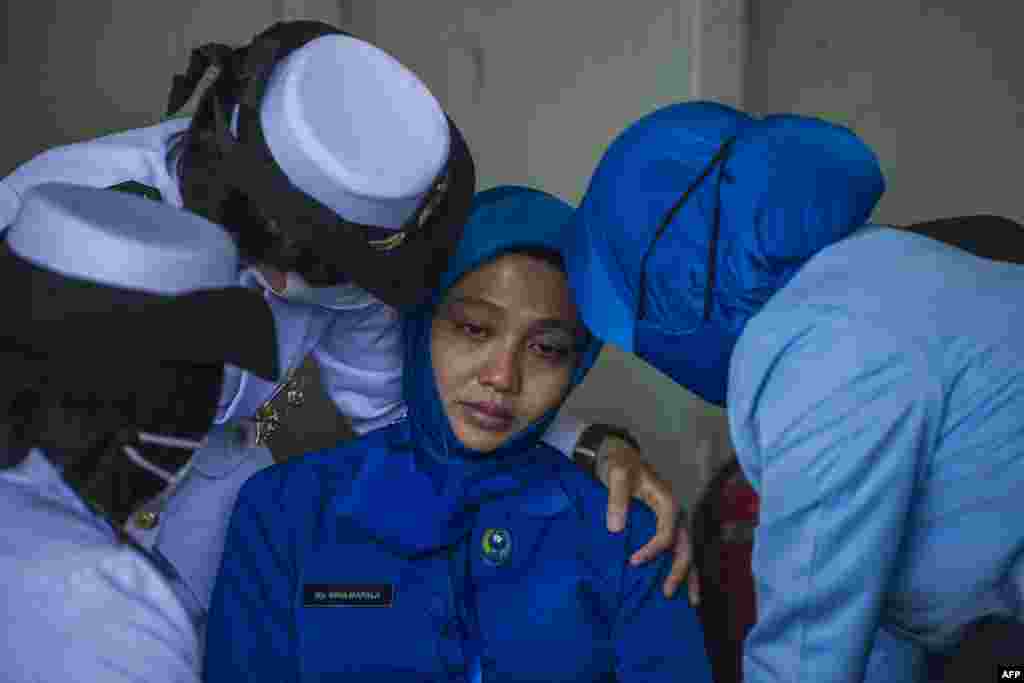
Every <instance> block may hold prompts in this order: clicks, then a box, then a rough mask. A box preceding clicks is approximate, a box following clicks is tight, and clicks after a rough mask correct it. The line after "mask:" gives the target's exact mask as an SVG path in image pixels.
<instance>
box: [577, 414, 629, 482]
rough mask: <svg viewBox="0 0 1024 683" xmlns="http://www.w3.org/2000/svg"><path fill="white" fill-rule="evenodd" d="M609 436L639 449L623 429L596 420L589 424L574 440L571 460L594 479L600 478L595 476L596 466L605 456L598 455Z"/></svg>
mask: <svg viewBox="0 0 1024 683" xmlns="http://www.w3.org/2000/svg"><path fill="white" fill-rule="evenodd" d="M609 436H617V437H619V438H620V439H622V440H623V441H625V442H626V443H628V444H629V445H630V446H632V447H633V448H635V449H637V450H638V451H639V450H640V444H639V443H637V440H636V439H634V438H633V436H632V435H631V434H630V433H629V432H627V431H626V430H625V429H619V428H618V427H613V426H612V425H606V424H600V423H596V422H595V423H594V424H592V425H590V426H589V427H587V428H586V429H584V430H583V433H582V434H580V438H579V441H577V442H576V447H575V448H574V449H573V451H572V460H573V462H575V463H576V464H577V465H579V466H580V467H581V468H583V470H584V471H585V472H587V474H589V475H590V476H592V477H594V478H595V479H600V477H598V476H597V472H598V467H599V466H600V464H601V463H600V462H599V460H602V459H603V458H604V457H607V456H601V455H600V451H601V444H603V443H604V440H605V439H607V438H608V437H609Z"/></svg>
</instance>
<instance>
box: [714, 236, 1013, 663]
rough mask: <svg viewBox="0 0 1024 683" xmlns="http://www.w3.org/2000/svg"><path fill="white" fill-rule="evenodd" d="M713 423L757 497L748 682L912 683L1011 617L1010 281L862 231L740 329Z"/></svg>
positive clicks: (1009, 270)
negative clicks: (987, 622) (724, 400)
mask: <svg viewBox="0 0 1024 683" xmlns="http://www.w3.org/2000/svg"><path fill="white" fill-rule="evenodd" d="M728 410H729V421H730V428H731V431H732V437H733V441H734V443H735V447H736V451H737V454H738V456H739V460H740V462H741V464H742V466H743V469H744V471H745V472H746V474H747V476H748V478H749V479H750V481H751V482H752V483H753V485H754V486H755V488H756V489H757V490H758V492H759V494H760V496H761V513H760V514H761V519H760V525H759V527H758V529H757V532H756V536H755V547H754V555H753V570H754V577H755V583H756V590H757V614H758V621H757V624H756V626H755V627H754V629H753V631H752V632H751V634H750V636H749V637H748V639H747V642H746V644H745V655H744V680H745V681H746V683H767V682H768V681H771V682H773V683H782V682H786V683H797V682H805V681H816V682H818V683H822V682H830V683H839V682H844V683H854V682H859V681H863V680H868V681H872V683H874V682H875V681H878V682H879V683H881V682H882V681H886V682H895V683H899V682H902V681H917V680H923V679H922V674H921V671H922V664H923V659H924V654H925V651H926V649H930V650H933V651H942V650H943V649H945V648H948V647H950V646H951V645H953V644H955V643H956V642H957V640H958V638H959V635H960V633H961V631H962V628H963V627H964V626H965V625H966V624H968V623H969V622H971V621H973V620H974V619H976V618H978V617H981V616H983V615H985V614H989V613H996V614H1003V615H1011V616H1015V617H1016V618H1017V619H1022V620H1024V560H1022V558H1024V495H1022V492H1024V267H1021V266H1017V265H1011V264H1002V263H995V262H992V261H986V260H983V259H979V258H976V257H974V256H972V255H970V254H967V253H966V252H963V251H960V250H958V249H955V248H953V247H949V246H947V245H943V244H941V243H938V242H935V241H932V240H929V239H926V238H923V237H920V236H917V235H913V234H910V233H906V232H902V231H898V230H893V229H890V228H880V227H876V226H871V227H869V228H867V229H864V230H861V231H860V232H858V233H856V234H855V235H853V236H852V237H850V238H848V239H846V240H844V241H842V242H840V243H838V244H836V245H833V246H831V247H829V248H827V249H825V250H824V251H822V252H821V253H820V254H818V255H817V256H815V257H814V258H813V259H812V260H811V261H810V262H809V263H808V264H807V265H806V266H805V267H804V268H803V269H802V270H801V271H800V272H799V273H798V274H797V275H796V277H795V278H794V279H793V280H792V281H791V282H790V283H789V284H788V285H787V286H786V287H785V288H784V289H782V290H781V291H780V292H779V293H778V294H776V295H775V296H774V297H773V298H772V299H771V300H770V301H769V302H768V304H767V305H766V306H765V307H764V309H763V310H762V311H761V312H760V313H759V314H758V315H757V316H755V317H754V318H753V319H751V321H750V322H749V324H748V325H747V327H746V328H745V330H744V332H743V335H742V337H741V338H740V341H739V343H738V345H737V346H736V349H735V353H734V355H733V357H732V361H731V369H730V384H729V394H728ZM866 672H868V673H866Z"/></svg>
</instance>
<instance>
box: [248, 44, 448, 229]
mask: <svg viewBox="0 0 1024 683" xmlns="http://www.w3.org/2000/svg"><path fill="white" fill-rule="evenodd" d="M260 125H261V127H262V128H263V134H264V137H265V139H266V141H267V146H268V147H269V148H270V152H271V154H272V156H273V157H274V161H276V162H277V164H278V166H280V168H281V170H282V171H284V173H285V175H286V176H287V177H288V180H289V181H290V182H291V183H292V184H293V185H295V186H296V187H297V188H298V189H299V190H301V191H302V192H304V193H305V194H307V195H310V196H311V197H313V198H314V199H316V200H317V201H319V202H320V203H321V204H324V205H325V206H327V207H329V208H331V209H332V210H333V211H334V212H335V213H337V214H338V215H339V216H341V217H342V218H344V219H346V220H348V221H351V222H355V223H361V224H364V225H374V226H379V227H382V228H390V229H394V230H398V229H400V228H401V227H402V226H403V224H404V223H405V222H406V221H407V220H408V219H409V218H411V217H412V216H413V214H414V213H415V211H416V210H417V209H418V208H419V206H420V204H421V203H422V201H423V199H424V197H425V196H426V194H427V192H428V191H429V190H430V189H431V188H432V186H433V184H434V182H435V181H436V180H437V178H438V176H439V175H440V173H441V172H442V170H443V169H444V167H445V165H446V164H447V162H448V155H449V142H450V137H449V129H448V119H447V117H446V116H445V113H444V110H443V109H442V108H441V105H440V103H439V102H438V101H437V99H436V98H435V97H434V96H433V95H432V94H431V93H430V91H429V90H428V89H427V87H426V85H424V83H423V82H422V81H421V80H420V79H419V78H418V77H417V76H416V74H414V73H413V72H412V71H410V70H409V69H407V68H406V67H405V66H403V65H402V64H401V63H399V62H398V60H396V59H395V58H394V57H392V56H391V55H390V54H388V53H387V52H385V51H383V50H381V49H380V48H378V47H375V46H373V45H371V44H370V43H367V42H365V41H362V40H359V39H357V38H353V37H351V36H346V35H326V36H322V37H320V38H316V39H314V40H312V41H310V42H309V43H307V44H305V45H303V46H302V47H301V48H299V49H298V50H296V51H295V52H293V53H292V54H290V55H288V56H287V57H286V58H285V59H283V60H282V61H281V62H280V63H279V64H277V65H276V66H275V67H274V70H273V72H272V74H271V77H270V80H269V82H268V85H267V89H266V92H265V94H264V96H263V99H262V101H261V103H260Z"/></svg>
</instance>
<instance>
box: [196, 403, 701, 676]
mask: <svg viewBox="0 0 1024 683" xmlns="http://www.w3.org/2000/svg"><path fill="white" fill-rule="evenodd" d="M407 431H408V423H406V422H402V423H399V424H396V425H393V426H391V427H386V428H384V429H381V430H378V431H376V432H374V433H373V434H371V435H370V436H368V437H364V438H363V439H361V440H360V441H357V442H353V443H350V444H346V445H343V446H341V447H339V448H336V449H331V450H327V451H323V452H320V453H315V454H312V455H308V456H305V457H303V458H299V459H296V460H293V461H289V462H288V463H285V464H282V465H278V466H274V467H271V468H268V469H266V470H263V471H262V472H260V473H258V474H257V475H255V476H254V477H253V478H252V479H250V480H249V481H248V482H247V483H246V484H245V486H243V488H242V491H241V493H240V494H239V498H238V503H237V506H236V508H235V512H234V514H233V516H232V519H231V523H230V526H229V531H228V537H227V543H226V546H225V551H224V559H223V562H222V565H221V570H220V574H219V577H218V581H217V585H216V588H215V590H214V594H213V602H212V605H211V613H210V625H209V631H208V635H207V649H206V661H205V679H206V680H208V681H227V680H246V681H252V682H258V681H274V682H275V683H279V682H281V681H296V682H298V681H317V680H329V679H330V677H331V676H338V677H339V678H338V680H345V681H353V682H355V681H374V682H375V683H376V682H377V681H380V682H389V681H416V682H417V683H422V682H424V681H449V680H453V681H466V680H471V679H470V678H469V673H470V669H471V664H472V662H473V661H474V660H476V661H479V662H480V668H481V672H482V680H483V681H492V680H496V681H544V682H545V683H547V682H549V681H580V682H584V681H610V680H618V681H622V682H624V683H626V682H629V681H637V682H639V681H644V682H650V683H656V682H657V681H673V682H677V681H678V682H686V681H695V682H698V681H710V680H711V679H710V672H709V668H708V663H707V659H706V656H705V654H704V647H703V638H702V635H701V630H700V626H699V625H698V623H697V620H696V617H695V613H694V611H693V610H692V609H691V608H690V607H689V605H688V604H687V602H686V601H685V600H684V599H678V598H677V599H673V600H667V599H666V598H665V597H664V595H663V594H662V592H661V590H660V586H661V584H662V582H663V581H664V579H665V576H666V574H667V572H668V571H669V569H670V566H671V562H672V558H671V556H670V555H668V554H665V555H663V556H661V557H660V558H658V559H657V560H655V561H653V562H650V563H647V564H644V565H641V566H639V567H632V566H630V565H629V557H630V555H631V554H632V553H633V552H634V551H635V550H637V549H638V548H639V547H640V546H642V545H643V543H644V542H645V540H646V539H648V538H650V535H651V534H652V533H653V529H654V517H653V515H652V514H651V511H650V510H649V509H647V508H646V507H643V506H640V505H637V504H634V507H633V509H631V510H630V514H629V517H628V519H629V524H628V526H627V528H626V530H625V531H624V532H623V533H621V534H611V533H609V532H608V531H607V530H606V529H605V526H604V510H605V506H606V505H607V491H606V490H605V489H604V487H602V486H601V485H600V484H599V483H597V482H596V481H594V480H592V479H590V478H589V477H587V475H586V474H584V473H583V472H582V471H580V470H579V468H577V467H576V466H575V465H573V464H571V463H569V462H568V461H566V460H565V458H563V457H561V456H560V455H559V454H558V453H557V452H556V451H555V450H554V449H551V448H550V447H547V446H542V447H541V448H542V449H543V450H544V451H545V452H544V453H543V456H544V460H545V463H544V466H543V467H540V468H538V469H537V470H536V472H537V474H538V476H537V478H536V481H535V482H534V483H533V484H532V485H530V486H528V487H527V488H525V489H524V490H522V491H521V492H520V493H517V494H515V495H512V496H509V497H505V498H499V499H497V500H495V501H492V502H488V503H485V504H483V505H482V506H481V507H480V508H479V510H478V511H477V512H476V513H475V514H474V516H473V520H472V523H471V524H470V525H468V526H467V528H468V529H470V530H469V532H468V533H467V534H465V536H464V537H463V538H461V539H460V540H458V541H457V542H456V543H454V544H453V545H451V546H449V547H444V548H439V549H435V550H431V551H428V552H426V553H423V554H420V555H417V556H413V557H405V556H403V555H402V554H401V553H395V552H391V550H390V549H389V546H388V544H386V543H384V544H382V543H377V542H375V540H374V538H373V535H372V534H370V533H368V532H367V531H366V530H365V529H362V528H360V527H359V526H358V525H353V524H352V522H351V519H349V518H348V517H346V516H345V515H343V514H338V512H337V511H338V509H339V508H343V507H345V506H346V505H347V502H348V501H347V500H346V499H349V500H350V499H352V498H358V497H359V495H360V491H359V490H358V486H355V487H354V482H355V481H358V480H360V479H361V477H359V475H358V474H357V473H358V472H360V471H361V469H362V468H363V467H364V466H365V464H366V463H367V459H369V458H380V457H381V456H382V454H380V453H376V452H374V451H375V449H377V448H379V447H381V446H382V445H384V444H386V443H387V442H388V441H389V440H391V439H393V438H395V436H396V435H398V436H401V437H405V436H407V434H404V433H403V432H407ZM370 505H373V506H374V507H375V508H376V514H378V515H381V516H388V515H392V516H399V515H406V516H411V517H415V515H416V509H415V508H413V507H406V506H404V505H403V500H402V499H400V498H397V497H384V496H381V497H379V498H376V499H371V500H370ZM317 591H320V592H321V593H325V594H326V595H325V596H323V597H320V598H318V597H317V595H316V593H317ZM332 591H333V593H334V594H335V596H334V598H333V599H332V597H331V592H332ZM367 592H370V593H371V595H370V596H369V597H367V596H366V595H362V596H361V595H360V593H367ZM378 593H380V594H381V595H380V597H379V598H378V603H379V605H375V606H368V605H369V604H371V603H373V602H374V600H373V599H372V598H373V597H374V596H376V595H377V594H378Z"/></svg>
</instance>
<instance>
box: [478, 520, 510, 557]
mask: <svg viewBox="0 0 1024 683" xmlns="http://www.w3.org/2000/svg"><path fill="white" fill-rule="evenodd" d="M480 547H481V548H482V549H483V556H484V560H485V561H486V562H487V563H488V564H492V565H494V566H498V565H501V564H505V563H506V562H508V558H509V556H511V555H512V534H510V533H509V532H508V530H507V529H486V530H485V531H484V535H483V536H482V537H481V539H480Z"/></svg>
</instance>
